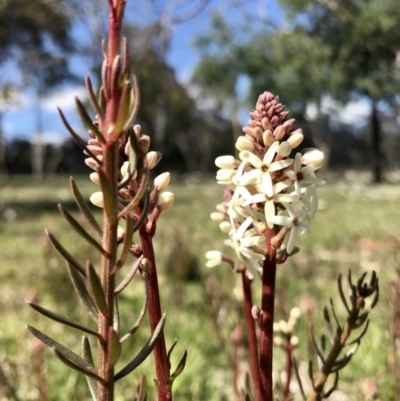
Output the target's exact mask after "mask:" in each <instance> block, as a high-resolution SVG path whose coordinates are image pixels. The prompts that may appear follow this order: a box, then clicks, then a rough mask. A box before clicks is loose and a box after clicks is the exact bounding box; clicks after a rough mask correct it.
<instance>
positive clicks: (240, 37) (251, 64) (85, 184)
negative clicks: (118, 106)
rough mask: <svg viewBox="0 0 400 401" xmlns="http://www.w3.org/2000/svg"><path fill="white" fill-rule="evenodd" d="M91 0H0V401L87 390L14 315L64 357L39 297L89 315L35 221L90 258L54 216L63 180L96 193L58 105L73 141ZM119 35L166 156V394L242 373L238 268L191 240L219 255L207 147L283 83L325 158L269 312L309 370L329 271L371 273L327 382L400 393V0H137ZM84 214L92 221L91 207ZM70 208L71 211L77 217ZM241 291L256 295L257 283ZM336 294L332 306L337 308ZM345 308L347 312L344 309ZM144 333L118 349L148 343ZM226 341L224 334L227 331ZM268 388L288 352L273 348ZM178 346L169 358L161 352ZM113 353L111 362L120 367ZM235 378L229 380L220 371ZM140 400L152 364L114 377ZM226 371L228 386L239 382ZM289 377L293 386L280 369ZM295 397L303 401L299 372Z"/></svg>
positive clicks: (96, 55)
mask: <svg viewBox="0 0 400 401" xmlns="http://www.w3.org/2000/svg"><path fill="white" fill-rule="evenodd" d="M106 3H107V2H106V1H105V0H104V1H99V0H84V1H75V0H63V1H59V0H57V1H56V0H37V1H31V0H13V1H11V0H4V1H1V2H0V174H1V177H0V261H1V262H0V277H1V281H0V317H1V318H0V322H1V323H0V400H1V401H3V400H40V401H47V400H60V401H63V400H71V399H74V400H87V399H89V398H88V392H87V390H86V387H85V382H84V379H83V378H82V377H81V376H80V375H79V374H78V373H75V372H71V371H69V370H68V369H67V368H65V367H64V366H63V365H62V364H61V363H60V362H59V361H58V360H57V359H56V358H54V357H53V356H52V355H51V352H50V351H48V350H45V349H43V348H42V347H41V346H40V344H37V343H36V342H35V341H34V339H33V338H31V337H30V336H29V335H28V333H27V332H26V330H25V326H24V325H25V324H26V323H27V322H28V323H30V324H32V323H34V324H35V325H36V326H38V328H40V329H42V330H43V331H45V332H46V333H48V334H50V335H52V336H53V337H55V338H57V339H58V340H59V341H60V342H63V343H64V344H67V345H69V346H71V347H72V348H74V349H76V350H77V351H76V352H78V350H79V347H80V345H79V344H80V336H79V333H76V332H73V330H68V329H65V328H64V327H60V326H59V325H57V324H56V323H52V322H48V321H46V320H45V319H42V317H38V315H37V314H35V313H34V312H33V311H31V310H29V308H28V307H27V306H26V305H25V300H26V299H35V300H36V301H39V302H40V303H41V304H43V305H44V306H46V307H48V308H49V309H52V310H57V311H58V312H62V313H65V314H67V315H69V316H70V317H71V318H74V319H76V320H81V321H85V319H86V316H84V313H83V311H81V310H80V308H79V303H78V300H77V299H76V297H75V294H74V293H73V290H72V287H71V285H70V283H69V282H68V277H67V272H66V269H65V267H64V264H63V262H62V260H61V258H59V257H58V255H57V254H56V253H55V251H54V250H53V249H52V248H51V245H50V244H49V243H48V242H47V241H46V239H45V237H44V235H43V229H44V228H48V229H49V230H51V231H52V232H53V233H54V234H55V235H56V236H57V237H58V238H59V239H60V240H61V241H62V242H63V243H64V244H65V246H66V247H67V248H68V250H69V251H70V252H71V253H73V254H74V255H75V256H76V257H77V258H78V259H81V260H82V261H84V260H85V259H87V258H92V260H93V262H96V254H95V252H94V251H93V250H92V249H91V248H90V246H89V245H87V244H85V243H82V241H81V240H80V239H79V237H78V236H77V234H75V233H74V232H71V230H70V229H69V227H68V226H67V223H66V222H65V221H63V219H62V218H61V216H59V215H58V213H57V206H56V205H57V202H62V203H63V204H65V205H66V206H67V207H69V209H70V210H72V211H73V212H74V213H75V212H76V210H77V209H76V207H75V206H74V203H73V199H72V196H71V195H70V191H69V188H68V177H69V175H71V174H73V175H74V176H76V177H77V181H78V183H79V184H80V187H81V188H82V191H83V193H84V194H85V196H87V197H89V195H90V194H91V193H92V192H94V191H95V186H94V184H92V183H91V182H90V181H89V179H88V173H89V170H88V169H87V167H86V166H85V164H84V157H83V154H82V152H81V150H80V148H79V147H77V146H76V145H75V144H74V142H73V141H72V140H71V139H70V138H69V137H68V136H67V131H66V129H65V128H64V127H63V126H62V124H61V123H60V120H59V117H58V115H57V112H56V106H59V107H61V108H62V110H63V111H64V112H65V114H66V116H67V118H68V119H69V120H70V122H71V125H72V126H73V127H74V128H75V130H76V131H77V132H79V133H80V134H81V136H82V137H83V138H86V133H85V130H84V128H83V126H82V124H81V123H80V121H79V119H78V118H77V113H76V112H75V109H74V96H78V97H79V98H80V99H81V100H82V101H84V102H85V101H87V98H86V94H85V90H84V76H85V74H87V73H89V74H90V76H91V78H92V80H93V81H94V82H95V83H98V81H99V80H98V78H99V72H100V69H99V67H100V65H101V61H102V56H101V48H100V42H101V40H102V38H104V37H106V29H107V25H106V22H107V9H106ZM125 35H126V37H127V38H128V40H129V44H130V54H131V58H132V66H133V72H134V73H135V74H136V75H137V76H138V77H139V80H140V88H141V99H142V100H141V108H140V112H139V116H138V119H137V123H140V124H141V125H142V132H143V133H145V134H147V135H149V136H150V137H151V148H152V149H154V150H158V151H160V152H162V154H163V159H162V161H161V162H160V164H159V165H158V167H157V171H158V172H162V171H170V172H171V174H172V177H173V179H172V182H173V184H172V190H173V191H174V192H175V194H176V205H175V206H174V208H173V209H172V210H170V211H167V212H166V213H165V215H163V218H162V220H161V221H160V224H159V229H158V235H157V239H156V245H157V258H158V263H159V269H160V282H161V287H162V297H163V302H164V304H163V305H164V309H165V310H166V311H167V312H168V320H167V326H166V332H167V342H168V343H169V344H172V342H173V340H174V338H175V337H176V338H178V339H179V343H178V345H177V348H176V351H175V353H176V355H175V356H173V361H175V362H177V361H178V360H179V357H180V354H182V353H183V351H184V349H186V348H187V349H188V351H189V359H188V365H187V367H186V369H185V371H184V373H183V374H182V375H181V376H180V377H179V379H177V381H176V385H175V390H176V396H175V399H177V400H236V399H241V398H240V396H239V395H238V394H237V390H238V389H240V387H241V386H242V385H243V380H244V379H243V377H244V374H245V372H246V370H247V366H246V363H245V360H246V356H245V346H244V345H245V342H246V339H245V338H244V337H243V338H242V340H241V341H239V342H236V343H235V342H233V340H232V338H231V333H232V332H233V331H235V330H236V331H235V332H236V333H237V330H238V329H240V328H241V327H242V323H243V322H242V317H241V313H242V311H241V298H240V291H239V290H238V288H239V287H237V286H238V281H237V280H238V279H239V277H236V276H235V275H234V274H232V272H230V271H229V269H228V268H227V267H226V266H221V267H220V268H214V269H213V270H209V269H207V268H205V267H204V263H205V258H204V253H205V252H206V251H208V250H210V249H219V250H223V244H222V241H223V239H224V235H223V234H222V233H221V232H220V231H219V229H218V227H217V225H216V224H215V223H213V222H211V220H209V214H210V213H211V212H212V211H214V207H215V204H216V203H218V202H220V201H221V199H222V190H223V188H221V187H218V186H217V185H216V184H214V183H213V175H214V173H215V171H216V168H215V166H214V164H213V162H214V159H215V157H217V156H218V155H222V154H232V152H234V146H233V144H234V140H235V139H236V138H237V137H238V136H239V135H240V134H241V126H242V125H244V124H245V123H246V121H247V119H248V113H249V111H251V110H252V108H253V107H254V104H255V101H256V100H257V97H258V95H259V94H260V93H262V92H263V91H265V90H267V91H271V92H273V93H274V94H277V95H279V96H280V99H281V101H282V103H284V104H286V105H287V107H288V109H289V110H290V112H291V114H290V116H291V117H293V118H296V120H297V125H296V127H301V128H302V129H303V131H304V134H305V140H304V144H303V147H317V148H319V149H321V150H323V151H324V153H325V158H326V163H325V165H324V167H323V169H322V170H321V171H320V173H319V176H320V178H324V179H325V180H326V181H327V183H328V184H327V185H326V186H325V187H324V188H322V189H321V190H320V192H319V193H320V198H321V199H320V209H321V210H320V211H319V214H318V216H317V220H316V222H315V224H314V225H313V227H312V233H311V234H309V235H304V236H303V237H302V238H301V240H300V243H299V246H300V248H301V252H300V253H299V254H298V255H296V256H294V257H292V258H291V259H290V260H289V261H288V262H287V263H286V264H285V265H282V266H280V267H279V271H278V300H277V320H280V319H285V320H287V318H288V313H289V311H290V309H291V308H292V307H294V306H299V307H300V308H301V309H302V312H303V314H302V318H301V319H300V320H299V323H298V326H297V327H296V331H297V332H296V335H297V336H298V337H299V338H300V344H299V347H298V351H297V352H298V355H297V357H298V359H299V361H302V364H300V370H301V372H302V373H303V374H304V377H305V381H307V360H308V359H309V358H310V356H311V353H310V352H311V351H310V344H309V340H308V335H307V324H308V321H310V320H311V321H313V322H314V326H315V327H316V330H317V332H319V333H322V332H323V329H324V328H323V324H322V308H323V305H325V304H327V303H329V297H332V298H333V300H334V301H335V302H338V303H339V298H338V294H337V290H336V277H337V276H338V274H342V275H346V274H347V271H348V269H350V268H351V269H352V271H353V274H354V275H359V274H361V273H362V272H364V271H367V272H370V271H372V270H375V271H377V272H378V274H379V276H380V280H381V300H380V303H379V304H378V306H377V309H376V311H374V312H375V313H372V315H371V319H372V321H371V326H370V329H369V333H368V334H367V336H366V337H365V339H364V340H363V342H362V344H361V346H360V349H359V350H358V353H357V354H356V356H355V357H354V360H353V361H352V363H351V365H350V366H349V367H348V369H346V370H345V372H344V373H343V374H342V376H341V381H340V385H339V390H338V392H337V393H336V396H335V395H332V399H334V397H337V398H336V399H337V400H344V401H346V400H365V399H380V400H397V399H398V397H400V388H399V383H400V380H399V379H400V374H399V363H400V362H399V358H400V356H399V350H398V348H399V347H400V273H399V268H400V262H399V258H400V254H399V253H400V245H399V244H400V242H399V241H400V224H399V223H400V219H399V216H398V213H399V211H398V210H399V208H398V205H399V201H400V187H399V186H398V183H399V182H400V170H399V162H400V114H399V113H400V103H399V102H400V97H399V94H400V7H399V5H398V0H280V1H278V0H259V1H246V0H242V1H240V0H227V1H222V0H208V1H207V0H192V1H183V0H182V1H174V0H160V1H156V0H154V1H151V0H148V1H140V2H137V1H133V0H129V1H128V3H127V7H126V18H125ZM97 213H98V214H96V216H97V217H98V218H99V219H100V218H101V214H100V213H99V212H97ZM75 215H77V213H75ZM142 287H143V286H142V284H141V283H140V280H136V281H134V283H133V284H132V286H131V289H130V290H129V291H128V292H127V293H126V295H124V298H123V299H122V301H121V309H122V310H124V313H125V318H124V319H126V320H124V321H123V324H124V325H126V328H129V326H130V324H132V322H133V321H134V320H135V318H136V316H137V314H138V313H139V310H140V304H141V300H142V297H143V288H142ZM254 296H255V302H257V299H258V298H259V287H258V283H255V284H254ZM338 306H339V305H338ZM341 313H342V315H341V316H344V314H343V311H342V312H341ZM148 334H149V333H148V327H147V326H144V327H143V328H141V329H140V331H139V332H138V334H137V337H136V339H135V340H134V341H133V343H132V344H130V345H127V347H126V349H124V351H125V352H126V353H125V361H127V360H129V356H130V355H133V354H134V353H135V352H137V350H138V349H139V346H140V343H141V341H145V339H147V337H148ZM235 338H236V337H235ZM275 357H276V380H277V383H278V387H279V381H280V377H281V372H282V370H283V366H284V365H283V363H284V354H283V353H282V352H281V351H280V350H279V348H277V350H276V353H275ZM174 358H175V359H174ZM121 365H122V363H121ZM236 367H237V368H238V371H239V372H240V374H239V376H238V377H236V376H235V375H234V374H233V373H234V371H235V368H236ZM142 373H144V374H146V375H147V380H148V387H149V393H150V396H149V397H150V398H149V399H153V398H152V397H154V387H153V383H152V378H153V376H154V374H153V373H152V360H151V359H150V360H148V361H146V363H145V364H144V366H143V367H141V368H140V369H139V371H138V372H134V373H133V374H132V375H131V376H129V378H128V379H124V381H123V382H121V383H120V384H119V386H118V387H117V397H116V399H117V400H118V401H119V400H121V401H122V400H129V399H133V396H134V392H135V388H136V385H137V383H138V382H139V378H140V374H142ZM234 381H235V383H234ZM294 382H295V381H294ZM293 394H294V399H300V398H299V393H298V389H296V386H295V384H294V387H293Z"/></svg>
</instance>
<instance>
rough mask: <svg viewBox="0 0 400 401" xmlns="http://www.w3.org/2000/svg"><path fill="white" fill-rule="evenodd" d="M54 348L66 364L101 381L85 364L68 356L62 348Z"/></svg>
mask: <svg viewBox="0 0 400 401" xmlns="http://www.w3.org/2000/svg"><path fill="white" fill-rule="evenodd" d="M52 350H53V352H54V354H55V355H56V357H57V358H58V359H59V360H60V361H61V362H62V363H64V364H65V365H67V366H68V367H70V368H71V369H74V370H77V371H78V372H80V373H83V374H84V375H85V376H86V377H87V376H89V377H91V378H93V379H96V380H98V381H101V378H100V377H99V376H98V375H97V374H96V373H94V372H93V371H91V370H88V369H86V368H85V367H84V366H81V365H79V364H77V363H76V362H75V361H73V360H71V359H69V358H67V357H66V356H65V355H64V354H63V353H62V352H61V351H60V350H58V349H57V348H55V347H52ZM77 356H78V355H77Z"/></svg>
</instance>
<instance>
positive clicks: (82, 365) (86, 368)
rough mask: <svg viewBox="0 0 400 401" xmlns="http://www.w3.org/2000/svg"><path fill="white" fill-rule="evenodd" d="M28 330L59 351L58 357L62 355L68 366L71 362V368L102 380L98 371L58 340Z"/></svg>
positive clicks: (29, 328) (30, 329) (36, 331)
mask: <svg viewBox="0 0 400 401" xmlns="http://www.w3.org/2000/svg"><path fill="white" fill-rule="evenodd" d="M27 329H28V330H29V332H30V333H31V334H33V335H34V336H35V337H36V338H37V339H39V340H40V341H41V342H42V343H44V344H46V345H47V346H49V347H50V348H53V349H54V350H55V351H57V356H58V357H60V355H61V357H62V358H63V359H64V360H63V362H64V363H67V364H68V362H69V363H70V365H69V366H71V367H72V368H74V369H76V370H78V371H80V372H82V373H84V374H85V375H90V377H93V378H95V379H96V380H101V379H100V377H99V376H98V375H97V371H96V369H95V368H94V367H93V366H92V365H90V364H89V363H87V362H86V361H85V360H84V359H83V358H81V357H80V356H79V355H77V354H75V353H74V352H73V351H71V350H70V349H68V348H66V347H64V346H63V345H61V344H60V343H58V342H57V341H56V340H53V339H52V338H50V337H48V336H47V335H46V334H44V333H42V332H41V331H39V330H37V329H35V328H34V327H32V326H27ZM60 359H61V358H60Z"/></svg>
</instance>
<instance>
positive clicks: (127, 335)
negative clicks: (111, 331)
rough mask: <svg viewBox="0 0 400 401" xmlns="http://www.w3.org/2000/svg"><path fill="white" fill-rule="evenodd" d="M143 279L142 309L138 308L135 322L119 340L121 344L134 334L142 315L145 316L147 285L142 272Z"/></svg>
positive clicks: (141, 320) (145, 276) (144, 274)
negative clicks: (138, 311)
mask: <svg viewBox="0 0 400 401" xmlns="http://www.w3.org/2000/svg"><path fill="white" fill-rule="evenodd" d="M142 277H143V279H144V288H145V291H146V292H145V296H144V299H143V304H142V309H141V310H140V313H139V316H138V318H137V319H136V322H135V324H134V325H133V327H132V328H131V329H130V330H129V331H128V333H126V334H125V335H124V336H123V337H122V338H121V340H120V342H121V344H122V343H124V342H125V341H127V340H129V339H130V338H131V337H132V336H133V334H135V332H136V330H137V329H138V328H139V326H140V325H141V324H142V322H143V319H144V317H145V316H146V311H147V304H148V301H149V289H148V285H147V274H146V273H143V275H142Z"/></svg>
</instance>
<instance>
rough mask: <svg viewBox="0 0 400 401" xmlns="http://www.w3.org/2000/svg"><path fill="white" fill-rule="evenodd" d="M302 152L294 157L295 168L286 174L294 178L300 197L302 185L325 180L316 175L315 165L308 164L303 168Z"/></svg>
mask: <svg viewBox="0 0 400 401" xmlns="http://www.w3.org/2000/svg"><path fill="white" fill-rule="evenodd" d="M301 157H302V156H301V153H297V154H296V157H295V159H294V164H293V170H290V171H287V172H286V175H287V176H288V177H289V178H290V179H291V180H293V182H294V187H295V189H296V193H297V196H298V197H300V192H301V191H300V190H301V187H304V186H307V185H311V184H314V185H322V184H325V181H323V180H319V179H318V178H316V177H315V174H314V171H315V170H316V168H315V167H313V166H306V167H303V168H301Z"/></svg>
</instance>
